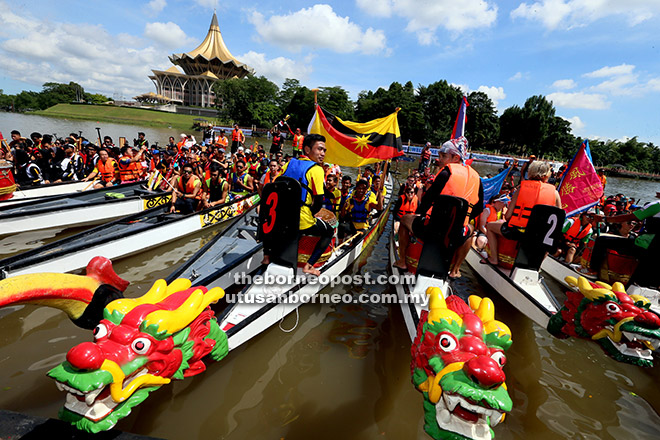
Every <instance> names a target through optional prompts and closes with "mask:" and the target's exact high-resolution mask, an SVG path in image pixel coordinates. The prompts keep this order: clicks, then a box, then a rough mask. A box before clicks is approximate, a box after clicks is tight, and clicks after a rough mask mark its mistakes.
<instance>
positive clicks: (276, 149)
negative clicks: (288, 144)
mask: <svg viewBox="0 0 660 440" xmlns="http://www.w3.org/2000/svg"><path fill="white" fill-rule="evenodd" d="M270 133H271V144H270V154H277V153H281V152H282V146H283V145H284V138H283V137H282V133H280V131H279V130H278V129H277V128H276V127H273V128H272V129H271V132H270Z"/></svg>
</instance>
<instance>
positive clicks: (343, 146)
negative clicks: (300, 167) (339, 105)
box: [307, 105, 403, 167]
mask: <svg viewBox="0 0 660 440" xmlns="http://www.w3.org/2000/svg"><path fill="white" fill-rule="evenodd" d="M398 112H399V109H396V110H395V111H394V113H392V114H391V115H389V116H386V117H384V118H379V119H374V120H373V121H369V122H364V123H358V122H351V121H342V120H341V119H339V118H338V117H337V116H335V115H333V114H332V113H328V112H327V111H325V110H323V109H322V108H321V106H319V105H317V106H316V111H315V112H314V117H313V118H312V121H311V122H310V123H309V128H308V129H307V132H308V133H316V134H321V135H323V136H325V146H326V148H327V151H326V153H325V162H327V163H332V164H335V165H339V166H346V167H359V166H362V165H367V164H370V163H375V162H380V161H383V160H387V159H391V158H393V157H398V156H402V155H403V148H402V145H401V133H400V132H399V122H398V121H397V113H398Z"/></svg>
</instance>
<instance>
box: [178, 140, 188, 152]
mask: <svg viewBox="0 0 660 440" xmlns="http://www.w3.org/2000/svg"><path fill="white" fill-rule="evenodd" d="M184 145H186V141H179V142H177V144H176V149H177V150H178V151H179V154H181V148H183V146H184Z"/></svg>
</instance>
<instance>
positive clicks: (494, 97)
mask: <svg viewBox="0 0 660 440" xmlns="http://www.w3.org/2000/svg"><path fill="white" fill-rule="evenodd" d="M477 92H483V93H485V94H486V95H488V97H489V98H490V100H491V101H493V104H495V108H496V109H497V107H498V105H499V103H500V101H501V100H502V99H504V98H506V93H504V89H503V88H502V87H494V86H479V88H478V89H477Z"/></svg>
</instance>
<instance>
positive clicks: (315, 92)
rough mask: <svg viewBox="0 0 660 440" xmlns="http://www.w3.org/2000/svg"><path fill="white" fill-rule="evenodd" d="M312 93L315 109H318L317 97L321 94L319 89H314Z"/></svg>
mask: <svg viewBox="0 0 660 440" xmlns="http://www.w3.org/2000/svg"><path fill="white" fill-rule="evenodd" d="M312 92H314V107H316V106H317V105H318V101H317V96H316V95H317V93H318V92H319V89H312Z"/></svg>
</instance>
